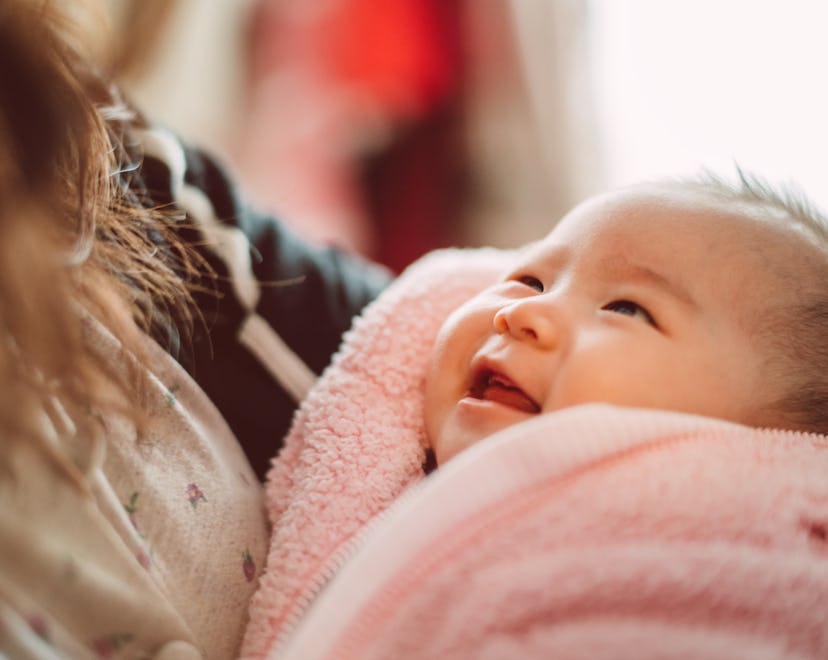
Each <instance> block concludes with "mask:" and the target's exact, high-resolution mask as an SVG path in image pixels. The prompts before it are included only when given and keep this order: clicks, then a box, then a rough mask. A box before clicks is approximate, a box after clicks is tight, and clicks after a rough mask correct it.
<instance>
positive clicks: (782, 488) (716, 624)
mask: <svg viewBox="0 0 828 660" xmlns="http://www.w3.org/2000/svg"><path fill="white" fill-rule="evenodd" d="M826 475H828V438H825V437H824V436H818V435H810V434H801V433H790V432H784V431H771V430H757V429H749V428H746V427H743V426H740V425H736V424H730V423H727V422H723V421H719V420H714V419H709V418H704V417H697V416H692V415H683V414H677V413H670V412H664V411H654V410H636V409H622V408H615V407H610V406H605V405H597V404H592V405H589V406H580V407H576V408H571V409H568V410H564V411H561V412H557V413H554V414H552V415H544V416H541V417H538V418H536V419H533V420H530V421H528V422H525V423H523V424H520V425H516V426H513V427H511V428H509V429H506V430H504V431H502V432H501V433H498V434H496V435H495V436H492V437H491V438H490V439H488V440H486V441H484V442H481V443H480V444H478V445H476V446H475V447H473V448H471V449H470V450H469V451H468V452H465V453H464V454H462V455H461V456H458V457H457V458H456V459H453V460H452V461H450V462H449V463H448V464H447V465H446V466H444V467H441V468H440V469H439V470H438V471H437V472H436V473H435V474H434V475H432V476H430V477H429V478H428V479H427V480H425V481H424V482H423V483H422V484H421V486H420V487H419V488H418V489H417V490H416V491H415V492H414V494H413V495H409V496H407V497H406V498H405V501H404V502H401V503H399V504H396V505H394V507H393V508H392V510H391V512H390V515H389V516H387V517H386V518H385V520H384V521H383V524H382V525H380V526H379V527H378V529H376V530H374V533H373V534H372V535H371V537H370V542H368V543H366V544H364V545H363V546H362V548H361V550H360V552H359V553H358V554H357V555H355V556H354V557H353V558H352V559H351V561H350V562H349V563H348V565H347V566H346V567H345V568H343V569H342V571H341V572H340V574H339V575H338V576H337V579H336V580H335V581H333V582H332V583H331V584H330V586H329V588H328V589H327V590H326V591H325V592H324V593H323V594H322V596H321V597H320V598H319V601H318V602H317V603H316V605H315V607H314V608H313V610H311V612H310V613H309V614H308V616H307V618H306V620H305V621H304V622H303V625H302V628H301V629H300V630H299V631H297V633H296V635H295V636H294V639H293V643H292V644H291V645H290V647H289V650H288V653H287V654H286V655H285V656H284V657H285V658H286V660H294V659H296V660H298V659H300V658H311V657H312V658H314V659H315V660H322V659H326V658H336V659H337V660H380V659H385V658H395V659H396V660H414V659H417V658H452V659H453V658H458V659H460V658H503V659H511V658H521V659H531V660H535V659H537V660H540V659H543V658H555V659H556V660H587V659H591V660H594V659H602V660H603V659H610V658H612V659H616V658H618V659H622V660H626V659H631V660H633V659H634V660H663V659H665V658H675V659H676V660H678V659H685V658H690V659H694V660H696V659H703V660H712V659H717V660H725V659H737V658H738V659H739V660H742V659H750V660H753V659H759V658H761V659H765V660H779V659H782V658H790V659H793V658H797V659H801V658H810V659H812V660H818V659H822V658H828V479H826ZM469 502H471V503H473V504H471V505H469V504H468V503H469ZM389 563H390V564H391V568H388V569H386V568H385V566H386V565H387V564H389ZM340 622H344V623H340Z"/></svg>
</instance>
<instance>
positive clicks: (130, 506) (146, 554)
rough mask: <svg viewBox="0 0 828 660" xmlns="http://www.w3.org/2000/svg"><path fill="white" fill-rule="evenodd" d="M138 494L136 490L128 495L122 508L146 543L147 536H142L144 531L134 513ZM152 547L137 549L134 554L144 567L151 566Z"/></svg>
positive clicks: (136, 511) (136, 510)
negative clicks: (127, 500)
mask: <svg viewBox="0 0 828 660" xmlns="http://www.w3.org/2000/svg"><path fill="white" fill-rule="evenodd" d="M138 495H139V493H138V492H137V491H136V492H134V493H132V495H130V496H129V502H127V503H126V504H124V505H123V506H124V510H125V511H126V512H127V515H128V516H129V522H131V523H132V527H133V528H134V529H135V531H136V532H137V534H138V536H140V537H141V540H142V541H144V543H145V544H147V546H148V543H147V537H146V536H144V533H143V532H142V531H141V530H140V528H139V527H138V521H137V520H136V519H135V516H136V514H137V513H138ZM151 552H152V549H151V548H149V546H148V547H147V550H143V549H139V550H138V552H137V553H136V554H135V558H136V559H137V560H138V563H139V564H141V566H143V567H144V568H145V569H147V570H149V569H150V567H151V566H152V555H151V554H150V553H151Z"/></svg>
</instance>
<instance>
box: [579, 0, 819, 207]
mask: <svg viewBox="0 0 828 660" xmlns="http://www.w3.org/2000/svg"><path fill="white" fill-rule="evenodd" d="M590 12H591V18H590V24H591V30H592V31H591V34H590V42H591V44H592V46H591V50H592V57H593V58H594V60H593V74H594V78H593V85H594V92H595V99H596V105H597V112H598V116H599V122H600V126H601V130H602V139H603V145H604V155H605V158H606V163H605V168H606V177H607V179H608V181H607V183H608V184H609V185H611V186H615V185H620V184H625V183H629V182H634V181H637V180H640V179H642V178H651V177H654V176H659V175H663V174H672V173H682V174H684V173H688V172H691V173H692V172H693V171H695V170H697V169H698V167H699V166H701V165H706V166H710V167H713V168H715V169H716V170H718V171H722V172H723V173H732V172H733V167H732V164H733V161H734V160H736V161H738V162H739V164H740V165H743V166H745V167H747V168H749V169H753V170H755V171H757V172H759V173H760V174H764V175H765V176H767V177H768V178H771V179H773V180H793V181H795V182H797V183H799V184H800V185H801V187H803V188H804V189H805V190H806V191H807V192H808V193H809V194H810V195H811V197H812V198H813V199H814V200H815V201H816V202H817V203H818V204H819V205H820V206H822V208H826V207H828V185H826V183H827V182H828V2H824V1H823V0H810V1H809V0H785V1H782V0H778V1H769V0H692V1H687V0H590Z"/></svg>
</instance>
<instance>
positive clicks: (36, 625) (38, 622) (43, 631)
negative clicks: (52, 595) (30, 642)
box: [27, 614, 51, 644]
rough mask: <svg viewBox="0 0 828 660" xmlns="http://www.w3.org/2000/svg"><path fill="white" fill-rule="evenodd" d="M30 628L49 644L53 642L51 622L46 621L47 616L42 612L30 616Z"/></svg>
mask: <svg viewBox="0 0 828 660" xmlns="http://www.w3.org/2000/svg"><path fill="white" fill-rule="evenodd" d="M27 622H28V624H29V628H31V629H32V632H33V633H34V634H35V635H37V636H38V637H40V639H42V640H43V641H44V642H46V643H47V644H51V640H50V639H49V624H48V623H46V618H45V617H44V616H42V615H40V614H33V615H32V616H30V617H29V618H28V621H27Z"/></svg>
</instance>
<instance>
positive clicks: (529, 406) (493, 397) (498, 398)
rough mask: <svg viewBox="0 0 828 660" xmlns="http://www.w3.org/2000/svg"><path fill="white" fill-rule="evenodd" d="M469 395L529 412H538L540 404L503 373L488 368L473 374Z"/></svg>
mask: <svg viewBox="0 0 828 660" xmlns="http://www.w3.org/2000/svg"><path fill="white" fill-rule="evenodd" d="M469 396H471V397H473V398H475V399H482V400H484V401H494V402H496V403H499V404H501V405H504V406H508V407H510V408H515V409H517V410H521V411H523V412H526V413H530V414H534V413H538V412H540V406H539V405H538V404H537V403H536V402H535V401H534V400H532V399H531V398H530V397H529V396H527V395H526V393H525V392H524V391H523V390H522V389H520V388H519V387H518V386H517V385H515V383H513V382H512V381H511V380H509V379H508V378H507V377H506V376H504V375H503V374H500V373H497V372H496V371H492V370H490V369H485V370H483V371H481V372H480V373H478V374H477V375H476V376H475V378H474V382H473V383H472V387H471V389H470V390H469Z"/></svg>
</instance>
